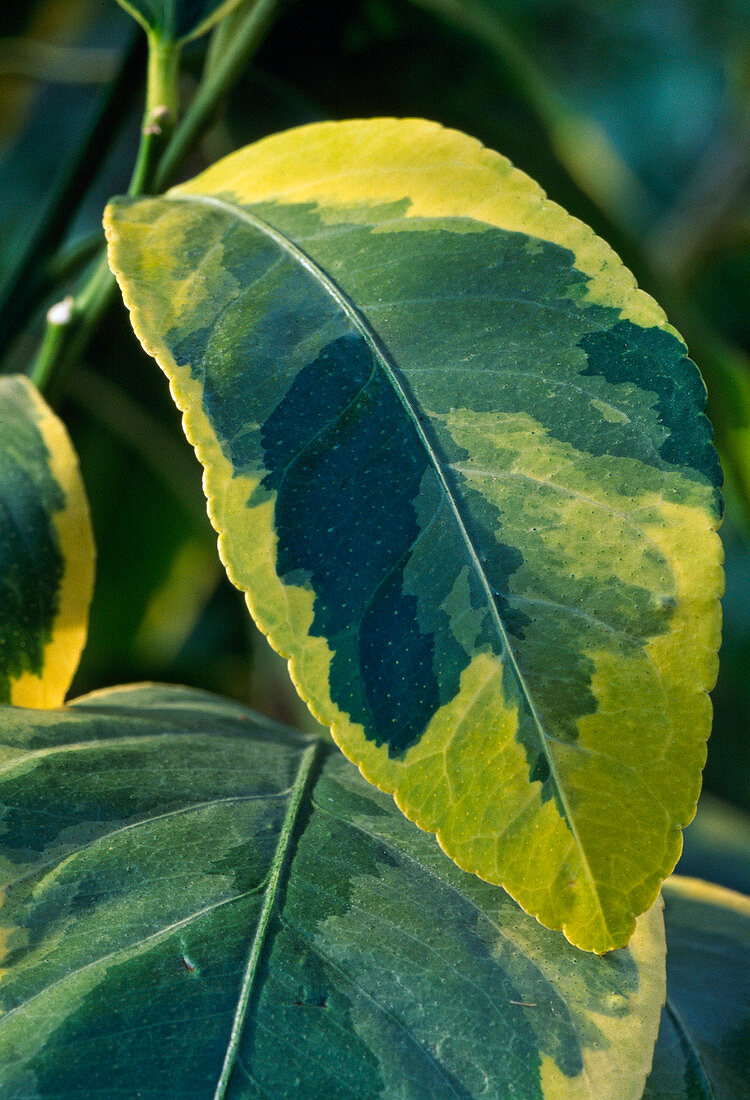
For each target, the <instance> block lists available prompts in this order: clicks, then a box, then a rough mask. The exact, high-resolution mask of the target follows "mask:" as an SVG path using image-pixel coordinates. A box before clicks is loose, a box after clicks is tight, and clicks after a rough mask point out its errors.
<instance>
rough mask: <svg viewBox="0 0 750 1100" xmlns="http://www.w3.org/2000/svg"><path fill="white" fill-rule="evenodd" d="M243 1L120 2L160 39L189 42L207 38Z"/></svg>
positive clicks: (120, 0)
mask: <svg viewBox="0 0 750 1100" xmlns="http://www.w3.org/2000/svg"><path fill="white" fill-rule="evenodd" d="M241 2H242V0H118V3H119V4H121V6H122V7H123V8H125V11H127V12H128V13H129V14H130V15H132V16H133V18H134V19H137V20H138V22H139V23H140V24H141V26H142V27H143V29H144V30H145V31H147V32H148V33H149V34H151V35H154V36H155V37H156V38H157V39H166V40H168V41H171V42H179V43H182V42H187V41H189V39H191V38H197V37H198V36H199V35H201V34H205V33H206V31H208V30H210V28H211V27H212V26H214V25H215V24H216V23H218V22H219V21H220V20H221V19H223V18H224V16H225V15H228V14H229V12H230V11H232V9H233V8H236V7H237V5H238V4H240V3H241Z"/></svg>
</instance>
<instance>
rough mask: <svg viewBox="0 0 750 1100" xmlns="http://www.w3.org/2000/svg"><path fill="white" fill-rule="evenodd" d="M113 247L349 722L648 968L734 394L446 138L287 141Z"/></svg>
mask: <svg viewBox="0 0 750 1100" xmlns="http://www.w3.org/2000/svg"><path fill="white" fill-rule="evenodd" d="M446 179H450V180H451V186H450V187H449V186H446V182H445V181H446ZM108 232H109V235H110V239H111V241H112V252H111V258H112V263H113V267H114V269H115V271H116V273H117V274H118V277H119V278H120V282H121V286H122V289H123V293H124V296H125V299H126V302H127V304H128V305H129V307H130V308H131V312H132V315H133V323H134V327H135V328H136V332H137V333H138V335H139V337H140V339H141V341H142V343H143V344H144V346H145V347H146V348H147V350H149V351H151V352H152V353H153V354H154V355H155V356H156V358H157V359H158V360H159V362H160V364H161V365H162V367H163V368H164V369H165V371H166V372H167V374H168V376H169V378H170V381H171V384H172V390H173V393H174V395H175V398H176V400H177V403H178V404H179V405H180V407H181V408H182V409H183V412H184V413H185V427H186V432H187V434H188V436H189V438H190V439H191V442H193V444H194V445H195V446H196V450H197V453H198V455H199V458H200V459H201V461H202V462H203V464H204V466H205V467H206V488H207V495H208V498H209V508H210V511H211V515H212V519H213V522H214V525H215V526H216V528H217V530H218V531H219V535H220V547H221V552H222V558H223V560H224V562H225V564H226V565H227V568H228V571H229V572H230V575H231V576H232V579H233V580H234V581H235V583H236V584H238V586H239V587H241V588H242V589H244V590H245V591H246V592H247V593H248V601H249V604H250V607H251V610H252V612H253V614H254V616H255V618H256V620H257V621H258V623H259V625H260V626H261V628H262V629H263V630H264V631H265V632H266V633H267V634H268V635H269V638H270V640H271V641H272V643H273V644H274V645H275V646H276V648H278V649H279V650H280V652H282V653H283V654H284V655H285V656H287V657H289V658H290V667H291V671H292V675H293V677H294V679H295V682H296V683H297V685H298V687H299V690H300V692H301V694H302V695H303V697H304V698H305V699H306V700H307V702H308V703H309V705H310V706H311V709H312V710H313V712H314V713H315V714H316V717H318V718H319V719H320V720H321V721H323V722H324V723H325V724H327V725H330V726H331V727H332V728H333V732H334V736H335V737H336V739H337V741H338V742H339V744H340V745H341V746H342V748H343V749H344V751H345V752H346V753H347V755H349V756H350V757H351V758H352V759H353V760H355V762H356V763H358V764H359V766H360V768H361V769H362V771H363V773H364V774H365V775H366V777H367V778H369V779H370V780H371V781H372V782H374V783H376V784H377V785H378V786H380V787H381V788H382V789H385V790H388V791H392V792H393V793H394V796H395V798H396V800H397V803H398V805H399V806H400V807H401V808H402V809H403V810H404V812H405V813H406V814H407V816H409V817H410V818H411V819H412V820H414V821H416V822H417V823H418V824H419V825H420V826H422V827H423V828H425V829H429V830H431V831H435V832H437V834H438V837H439V839H440V842H441V844H442V845H443V847H444V848H445V850H446V851H447V852H448V853H449V854H450V855H451V856H452V857H453V858H454V859H456V861H457V862H458V863H459V865H460V866H462V867H464V868H466V869H468V870H472V871H475V872H476V873H478V874H479V875H481V876H482V877H484V878H487V879H489V880H491V881H493V882H497V883H501V884H503V885H504V886H505V887H506V888H507V889H508V890H509V891H510V893H511V894H512V895H513V896H514V897H515V898H516V899H517V900H519V901H520V902H521V904H522V905H523V906H524V908H526V909H527V911H529V912H532V913H534V915H536V916H538V917H539V919H540V920H541V921H542V922H543V923H545V924H547V925H548V926H549V927H554V928H559V927H563V928H564V930H565V932H566V935H568V937H569V938H570V939H571V940H572V941H573V942H575V943H576V944H578V945H579V946H582V947H584V948H587V949H593V950H597V951H600V952H601V951H605V950H608V949H610V948H612V947H613V946H619V945H621V944H623V943H625V942H626V941H627V938H628V936H629V935H630V933H631V932H632V928H633V917H634V915H635V914H636V913H638V912H641V911H643V910H644V909H645V908H647V907H648V906H649V905H650V904H651V903H652V902H653V900H654V898H655V897H656V895H657V893H658V888H659V884H660V881H661V878H662V877H663V876H664V875H665V874H667V873H668V872H669V871H670V870H671V869H672V867H673V866H674V863H675V862H676V859H677V856H678V854H679V846H680V837H679V827H680V826H682V825H684V824H686V823H687V821H688V820H689V819H690V817H691V816H692V814H693V812H694V809H695V801H696V799H697V791H698V775H699V771H700V768H701V766H702V764H703V761H704V759H705V743H704V742H705V736H706V734H707V730H708V723H709V715H710V709H709V704H708V700H707V698H706V696H705V694H704V691H705V690H706V689H707V688H708V687H709V686H711V685H712V683H713V680H714V678H715V669H716V663H715V649H716V647H717V642H718V616H717V605H716V596H717V594H718V591H719V588H720V583H721V574H720V564H719V563H720V550H719V544H718V541H717V540H716V536H715V534H714V531H715V527H716V525H717V522H718V518H719V513H720V503H719V500H718V494H717V485H718V482H719V471H718V465H717V462H716V457H715V454H714V452H713V449H712V447H711V435H710V427H709V425H708V422H707V421H706V420H705V417H704V416H703V415H702V411H703V407H704V404H705V391H704V388H703V385H702V382H701V380H700V376H699V375H698V373H697V371H696V369H695V367H694V366H693V365H692V364H690V363H689V361H688V360H686V358H685V350H684V346H683V345H682V343H681V342H680V341H679V339H678V338H677V336H676V335H675V334H674V332H673V331H672V330H671V329H669V327H668V326H667V325H666V323H665V321H664V318H663V315H662V314H661V313H660V311H659V310H658V307H656V306H655V304H654V303H653V302H652V301H651V300H650V299H648V298H647V297H646V296H645V295H642V294H641V293H640V292H638V291H636V290H635V289H634V287H633V284H632V279H631V278H630V276H629V275H628V273H627V272H625V270H624V269H623V268H622V267H621V266H620V265H619V262H618V261H617V260H616V258H615V257H614V256H613V255H612V253H611V252H609V250H608V249H607V248H606V246H605V245H603V243H602V242H600V241H597V240H596V238H594V237H593V235H592V234H591V233H590V232H589V231H587V230H585V228H584V227H582V226H581V225H580V223H577V222H575V221H573V220H572V219H570V218H568V217H567V216H566V215H565V214H564V213H563V212H562V211H561V210H560V209H559V208H557V207H555V206H553V204H550V203H547V202H545V201H544V200H543V198H542V196H541V194H540V193H539V192H538V190H537V189H536V188H535V187H534V185H533V184H531V182H530V181H528V180H527V179H526V177H523V176H521V174H520V173H517V172H515V171H514V170H513V169H511V168H510V166H509V165H508V164H507V162H505V161H503V160H502V159H501V158H499V157H497V156H496V155H495V154H491V153H489V152H488V151H487V150H482V149H481V147H480V146H478V145H477V144H476V143H475V142H472V141H471V140H470V139H468V138H465V137H463V136H462V135H459V134H455V133H450V132H447V131H441V130H440V129H439V128H437V127H434V126H432V125H431V124H428V123H421V122H400V123H399V122H393V121H389V120H374V121H372V122H370V123H346V124H333V125H331V124H328V125H325V124H324V125H322V126H314V127H309V128H305V129H303V130H301V131H297V132H292V133H291V134H286V135H280V136H279V137H277V138H274V139H270V140H269V141H266V142H264V143H260V145H259V146H256V147H253V148H252V149H250V150H247V151H243V152H241V153H239V154H236V155H235V156H234V157H231V158H228V159H227V160H226V161H225V162H222V163H221V164H219V165H217V166H215V167H214V168H213V169H211V170H209V172H207V173H204V175H203V176H201V177H198V179H197V180H195V181H193V182H192V183H190V184H187V185H183V186H182V187H180V188H178V189H176V190H175V191H173V192H171V193H170V195H169V196H168V197H167V198H165V199H160V200H147V201H145V202H140V203H136V204H134V203H131V202H128V201H120V202H118V203H117V204H116V205H114V206H113V207H111V209H110V214H109V225H108ZM696 547H700V548H701V549H700V551H699V552H698V553H696V550H695V548H696ZM696 632H697V633H696ZM686 639H692V640H690V641H686ZM643 776H647V777H648V778H647V779H645V778H643ZM613 805H614V806H618V807H621V808H622V814H623V818H622V821H621V822H618V821H617V820H616V819H615V818H614V817H613V813H612V807H613ZM542 838H543V839H542Z"/></svg>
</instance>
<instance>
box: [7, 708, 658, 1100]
mask: <svg viewBox="0 0 750 1100" xmlns="http://www.w3.org/2000/svg"><path fill="white" fill-rule="evenodd" d="M0 722H1V723H2V726H1V728H2V734H1V735H0V744H2V751H3V757H4V761H5V762H4V765H3V768H2V770H1V771H0V803H1V804H2V806H3V807H4V811H5V816H4V821H5V823H6V824H7V826H8V828H7V832H6V835H5V842H4V845H3V851H2V855H3V865H2V880H3V883H4V898H3V904H2V907H1V909H0V925H2V927H3V929H4V930H5V932H4V947H5V949H6V953H5V957H4V959H3V962H2V965H3V968H4V974H3V979H2V982H0V1002H1V1004H2V1008H3V1014H2V1016H1V1017H0V1054H1V1055H2V1056H1V1057H0V1087H1V1089H2V1092H3V1095H7V1096H9V1097H11V1096H15V1095H28V1094H32V1095H34V1096H38V1097H40V1098H43V1097H45V1096H48V1095H49V1096H52V1095H54V1096H56V1097H58V1098H63V1097H74V1096H75V1097H80V1098H81V1100H86V1098H88V1097H93V1096H95V1095H99V1094H100V1093H101V1092H102V1091H105V1092H112V1093H116V1092H121V1093H123V1094H125V1095H129V1094H133V1095H134V1094H136V1093H138V1092H140V1093H142V1094H144V1095H170V1094H171V1095H179V1094H181V1093H182V1094H186V1095H191V1096H195V1097H203V1096H205V1097H207V1098H208V1097H214V1095H215V1092H216V1094H217V1095H223V1093H222V1091H221V1089H218V1090H217V1085H218V1082H219V1080H220V1074H221V1069H222V1064H223V1062H224V1059H225V1055H226V1053H227V1051H228V1049H229V1048H230V1042H231V1035H232V1029H233V1027H235V1029H236V1034H237V1039H238V1042H237V1044H236V1047H237V1049H236V1053H237V1057H236V1059H233V1060H230V1064H231V1067H232V1069H233V1072H232V1073H231V1074H230V1075H228V1089H227V1091H226V1095H227V1096H252V1095H257V1094H258V1092H260V1094H261V1095H262V1094H263V1093H264V1092H269V1091H270V1092H272V1093H273V1094H274V1095H278V1096H280V1097H295V1096H299V1095H305V1096H310V1097H316V1096H320V1095H327V1096H331V1097H336V1098H340V1100H365V1098H367V1097H376V1096H381V1095H387V1094H388V1092H389V1090H390V1091H393V1090H394V1089H395V1087H396V1086H397V1085H398V1088H399V1092H400V1095H403V1096H404V1097H405V1098H407V1100H411V1098H414V1100H417V1098H419V1100H422V1098H424V1097H429V1096H434V1097H436V1098H437V1097H441V1098H442V1097H444V1096H446V1095H447V1096H453V1095H457V1096H462V1097H479V1096H484V1095H488V1094H489V1095H497V1096H504V1095H508V1094H510V1092H511V1091H513V1092H514V1093H515V1094H516V1095H519V1096H524V1097H526V1096H528V1097H541V1096H544V1097H565V1098H568V1097H570V1098H571V1100H572V1098H580V1097H587V1098H590V1100H594V1098H596V1100H609V1098H613V1100H614V1098H618V1100H619V1098H626V1097H628V1098H632V1100H637V1098H638V1097H639V1096H640V1093H641V1091H642V1088H643V1081H644V1079H645V1075H646V1072H647V1069H648V1065H649V1063H650V1057H651V1050H652V1046H653V1042H654V1037H655V1034H656V1028H657V1025H658V1017H659V1012H660V1008H661V1003H662V1001H663V997H664V945H663V930H662V919H661V907H660V905H657V906H655V907H654V909H653V910H652V911H651V912H649V913H648V914H647V915H645V916H644V917H643V918H641V919H640V920H639V922H638V929H637V932H636V934H635V936H634V938H633V941H632V943H631V945H630V946H629V947H628V948H627V949H623V950H622V951H618V952H616V953H614V954H613V955H612V956H610V957H608V958H606V959H600V958H597V957H596V956H592V955H588V956H586V955H582V954H581V953H580V952H578V951H577V950H576V949H575V948H573V947H571V946H570V945H569V944H568V943H566V942H565V940H564V939H563V938H562V937H560V936H558V935H556V934H555V933H552V932H549V931H547V930H545V929H543V928H542V927H541V926H540V925H539V924H538V923H537V922H536V921H535V920H534V919H533V918H531V917H529V916H528V915H526V914H524V913H523V912H522V911H521V910H520V909H518V907H517V906H516V905H515V904H514V903H513V902H512V900H511V899H510V898H509V897H508V896H507V895H506V894H505V893H504V892H503V891H501V890H499V889H498V888H497V887H492V886H490V885H489V884H487V883H483V882H481V881H480V880H479V879H477V878H476V877H474V876H471V875H467V874H465V873H464V872H462V871H460V870H459V869H458V868H457V867H456V866H455V864H453V863H452V862H451V861H450V860H448V859H447V858H446V857H445V856H444V855H443V854H442V853H441V852H440V851H439V849H438V848H437V846H436V845H434V843H433V842H432V840H431V838H430V837H428V836H427V835H425V834H424V833H421V832H419V830H417V829H415V828H414V827H413V826H412V825H411V824H410V823H409V822H407V821H406V820H405V819H404V818H403V817H402V816H401V815H400V814H399V813H398V811H397V810H396V809H395V807H394V805H393V801H392V799H390V797H388V796H386V795H384V794H382V793H381V792H378V791H377V790H375V789H374V788H373V787H371V786H370V785H368V784H367V783H366V782H365V781H364V780H363V779H362V777H361V776H360V775H359V774H358V773H357V771H356V769H354V768H353V767H352V766H351V765H350V764H349V763H348V762H346V761H345V760H344V759H343V758H342V757H341V756H340V755H339V754H338V753H335V752H331V751H330V749H329V747H328V746H327V745H325V744H324V743H315V742H310V741H307V740H305V739H303V738H301V737H298V736H296V735H293V734H291V733H289V732H287V731H285V730H283V728H281V727H276V726H273V725H272V724H270V723H267V722H265V721H264V720H263V719H261V718H259V717H258V716H256V715H253V714H252V713H251V712H248V711H246V710H245V709H244V708H242V707H240V706H238V705H236V704H232V703H230V702H228V701H222V700H218V699H214V698H212V697H210V696H206V695H203V694H202V693H198V692H190V691H187V690H184V689H175V688H154V687H143V688H131V689H119V690H114V691H111V692H100V693H97V694H96V695H95V696H91V697H88V698H86V699H83V700H79V701H78V702H77V703H76V704H74V705H73V706H71V707H69V708H67V709H66V710H61V711H57V712H27V711H23V710H18V709H10V708H6V709H5V710H4V711H3V712H2V714H0ZM306 757H307V765H306V764H305V758H306ZM311 757H314V758H315V759H314V760H311ZM316 761H317V764H316ZM310 764H312V765H313V766H312V768H310V767H309V765H310ZM51 776H54V780H55V782H54V783H52V782H51V781H50V777H51ZM295 799H297V802H296V805H295ZM291 819H294V821H293V822H292V824H293V828H292V830H291V831H290V830H289V829H287V830H286V832H285V823H286V825H289V823H290V821H291ZM279 860H281V863H283V872H282V874H281V876H280V878H278V879H277V882H276V884H274V883H273V882H272V877H273V876H272V868H273V866H274V864H276V865H277V866H278V865H280V864H279ZM264 911H265V912H266V913H267V914H268V923H267V926H266V928H265V929H263V928H262V920H263V917H262V914H263V912H264ZM254 944H257V945H258V959H259V963H258V965H257V966H255V967H254V968H253V967H252V966H249V965H248V963H249V960H250V961H251V960H252V958H253V952H254V951H255V950H256V948H255V947H254ZM248 975H250V982H249V986H248V988H247V989H246V993H247V997H246V1001H245V1002H244V1004H243V1001H242V990H243V985H244V984H245V983H247V980H248Z"/></svg>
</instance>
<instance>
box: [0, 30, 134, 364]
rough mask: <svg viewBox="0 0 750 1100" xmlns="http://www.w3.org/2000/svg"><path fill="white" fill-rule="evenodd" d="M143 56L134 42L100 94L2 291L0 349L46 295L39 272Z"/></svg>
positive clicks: (92, 170)
mask: <svg viewBox="0 0 750 1100" xmlns="http://www.w3.org/2000/svg"><path fill="white" fill-rule="evenodd" d="M142 65H143V57H142V53H141V49H140V48H139V46H138V44H137V41H136V39H135V38H133V39H132V40H129V41H128V42H127V43H126V45H125V51H124V57H123V61H122V64H121V66H120V70H119V72H118V75H117V77H116V78H115V80H114V81H113V82H112V84H111V85H110V87H109V89H108V90H107V91H104V90H103V91H102V93H101V96H100V99H99V105H98V107H97V109H96V112H95V114H94V117H93V119H92V121H91V124H90V126H89V127H88V128H87V130H86V132H85V133H84V134H83V135H82V140H81V143H80V145H79V146H78V147H77V148H76V149H74V150H72V151H71V158H70V162H69V164H68V165H67V166H66V167H65V169H64V170H63V171H62V172H61V179H60V182H59V184H58V185H57V187H56V189H55V192H54V194H53V195H52V196H51V198H50V200H49V203H48V205H47V207H46V209H44V211H43V213H42V215H41V217H40V220H39V222H38V224H37V226H36V227H35V228H33V229H32V230H31V232H30V234H29V237H28V239H27V241H26V244H25V247H24V249H23V252H22V254H21V256H20V257H19V259H18V262H17V263H16V264H15V265H14V266H13V267H12V270H11V271H10V272H9V274H8V276H7V277H6V278H5V279H4V280H3V281H2V285H1V286H0V347H2V348H5V347H7V346H8V345H9V343H10V341H11V339H12V338H13V337H14V336H15V334H16V332H17V331H18V329H19V327H20V326H21V325H22V324H23V322H24V321H25V319H26V317H27V316H28V313H29V310H30V308H31V306H32V305H33V303H34V302H35V301H38V300H39V299H40V297H42V296H43V295H44V291H45V286H44V282H45V280H44V279H43V278H40V272H41V270H42V268H43V265H44V263H45V260H46V259H47V257H48V256H49V255H50V253H51V252H52V251H53V249H54V248H55V247H56V245H57V242H58V241H59V240H60V239H61V238H62V236H63V234H64V232H65V230H66V229H67V228H68V226H69V225H70V222H71V219H72V217H73V215H74V214H75V211H76V210H77V208H78V205H79V203H80V202H81V199H82V197H83V196H84V195H85V194H86V191H87V190H88V188H89V187H90V185H91V182H92V180H93V179H94V177H95V174H96V171H97V169H98V166H99V163H100V160H101V156H102V153H103V151H104V152H106V151H107V150H108V149H109V148H110V146H111V143H112V140H113V138H114V136H115V135H116V134H117V132H118V125H119V121H120V119H121V117H122V114H123V111H124V110H125V109H129V107H130V100H131V97H132V95H133V87H134V85H136V84H137V82H138V81H139V80H140V73H141V71H142Z"/></svg>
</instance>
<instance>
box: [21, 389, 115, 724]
mask: <svg viewBox="0 0 750 1100" xmlns="http://www.w3.org/2000/svg"><path fill="white" fill-rule="evenodd" d="M0 471H1V478H0V480H1V481H2V486H3V489H2V495H1V496H0V560H2V584H1V585H0V702H3V703H13V704H16V705H18V706H28V707H56V706H59V705H60V704H61V703H62V701H63V699H64V698H65V693H66V691H67V690H68V687H69V686H70V682H71V680H72V678H73V674H74V672H75V670H76V667H77V665H78V659H79V657H80V655H81V651H82V649H83V645H84V642H85V639H86V629H87V621H88V609H89V604H90V602H91V594H92V589H93V581H94V544H93V535H92V532H91V521H90V518H89V512H88V504H87V502H86V496H85V490H84V487H83V483H82V481H81V476H80V473H79V469H78V460H77V458H76V455H75V453H74V451H73V447H72V445H71V442H70V439H69V438H68V435H67V432H66V431H65V428H64V426H63V424H62V422H61V421H60V420H59V419H58V418H57V417H56V416H55V415H54V413H53V412H52V410H51V409H50V408H49V407H48V406H47V405H46V404H45V402H44V401H43V399H42V398H41V396H40V395H39V393H38V392H37V390H36V389H35V388H34V386H33V385H32V384H31V383H30V382H29V381H28V379H27V378H25V377H24V376H22V375H8V376H5V377H4V378H2V379H0Z"/></svg>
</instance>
